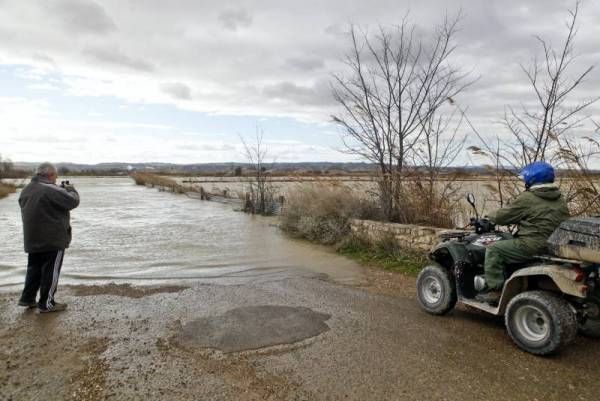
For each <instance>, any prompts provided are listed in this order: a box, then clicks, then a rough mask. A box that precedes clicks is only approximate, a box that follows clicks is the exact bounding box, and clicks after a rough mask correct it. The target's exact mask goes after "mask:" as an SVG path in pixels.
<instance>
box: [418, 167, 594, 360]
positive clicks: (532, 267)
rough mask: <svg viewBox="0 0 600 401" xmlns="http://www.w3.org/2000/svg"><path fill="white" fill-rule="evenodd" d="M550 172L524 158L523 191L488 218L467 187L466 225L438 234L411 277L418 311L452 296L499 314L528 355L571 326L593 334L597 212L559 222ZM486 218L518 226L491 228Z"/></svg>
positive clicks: (432, 309)
mask: <svg viewBox="0 0 600 401" xmlns="http://www.w3.org/2000/svg"><path fill="white" fill-rule="evenodd" d="M553 175H554V174H553V169H551V168H548V166H547V165H545V163H544V164H541V163H537V164H534V165H530V166H527V167H526V168H525V169H524V170H523V178H524V180H525V184H526V186H527V187H528V191H526V192H525V193H523V194H521V195H520V196H519V197H518V198H517V199H516V200H515V201H514V202H513V203H512V205H510V206H509V207H507V208H506V209H501V210H499V211H498V212H496V213H494V214H493V215H492V216H491V219H492V220H490V219H487V218H479V217H478V213H477V210H476V207H475V199H474V197H473V195H472V194H469V196H468V197H467V199H468V201H469V203H470V204H471V205H472V206H473V208H474V209H475V216H476V217H475V218H472V219H471V224H470V225H471V226H472V228H474V230H472V231H466V230H460V231H448V232H445V233H443V234H441V235H440V240H441V241H440V242H439V243H438V244H437V245H436V246H434V248H433V249H432V250H431V252H430V253H429V259H430V262H429V264H428V265H427V266H426V267H424V268H423V270H422V271H421V272H420V274H419V277H418V278H417V298H418V301H419V304H420V305H421V307H422V308H423V309H424V310H425V311H426V312H429V313H431V314H434V315H444V314H446V313H448V312H449V311H451V310H452V309H453V308H454V306H455V305H456V303H457V302H460V303H462V304H464V305H467V306H469V307H471V308H475V309H478V310H480V311H483V312H485V313H490V314H493V315H496V316H504V321H505V325H506V329H507V331H508V334H509V335H510V337H511V339H512V340H513V341H514V342H515V343H516V344H517V346H519V347H520V348H521V349H523V350H525V351H527V352H530V353H533V354H536V355H547V354H551V353H554V352H555V351H557V350H558V349H560V348H561V347H563V346H565V345H566V344H568V343H570V342H571V341H573V340H574V339H575V337H576V335H577V332H578V330H579V332H581V333H582V334H585V335H587V336H591V337H597V338H600V216H599V217H586V218H571V219H567V220H564V221H563V222H562V223H561V221H562V220H563V219H565V218H567V216H568V214H567V210H566V205H565V203H564V200H563V199H562V197H561V196H560V192H559V191H558V188H556V186H554V185H553V184H552V181H553ZM494 222H495V223H498V224H516V225H517V227H518V231H517V232H516V233H515V235H514V236H513V235H512V234H511V233H510V232H507V231H498V230H496V226H495V224H494ZM556 226H558V228H556ZM554 228H556V229H555V230H554ZM553 230H554V232H552V231H553ZM548 236H550V238H548ZM547 248H548V249H547ZM548 251H550V253H551V254H545V253H546V252H548ZM488 258H489V259H491V260H489V259H488ZM498 290H501V291H498ZM494 291H495V292H496V294H494V295H495V296H491V295H490V294H492V293H493V292H494Z"/></svg>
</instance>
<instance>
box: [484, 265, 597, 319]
mask: <svg viewBox="0 0 600 401" xmlns="http://www.w3.org/2000/svg"><path fill="white" fill-rule="evenodd" d="M576 276H577V272H575V271H574V270H572V269H568V268H565V267H564V266H560V265H535V266H530V267H525V268H523V269H519V270H517V271H516V272H514V273H513V274H512V275H511V276H510V278H509V279H508V280H507V281H506V283H505V284H504V289H503V290H502V297H501V298H500V302H499V304H498V309H497V311H496V313H495V314H504V311H505V310H506V306H507V305H508V302H509V301H510V300H511V299H512V298H513V297H514V296H515V295H517V294H519V293H521V292H523V291H527V290H528V289H529V288H530V287H529V284H530V281H532V280H537V281H538V282H539V281H541V280H542V279H549V280H551V281H552V283H553V284H554V285H555V286H556V288H557V289H558V290H559V291H560V292H561V293H563V294H567V295H571V296H574V297H577V298H585V297H586V289H587V287H586V285H585V284H584V283H582V282H578V281H575V279H576Z"/></svg>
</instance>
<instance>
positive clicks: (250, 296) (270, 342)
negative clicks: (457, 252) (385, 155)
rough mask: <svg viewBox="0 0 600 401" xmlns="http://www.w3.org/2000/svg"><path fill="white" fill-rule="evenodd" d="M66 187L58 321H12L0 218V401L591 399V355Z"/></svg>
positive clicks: (213, 221) (37, 317)
mask: <svg viewBox="0 0 600 401" xmlns="http://www.w3.org/2000/svg"><path fill="white" fill-rule="evenodd" d="M74 181H75V183H76V184H78V187H79V189H80V192H81V195H82V199H83V201H82V204H81V207H80V208H79V209H77V210H76V211H75V212H74V213H73V227H74V231H75V236H74V242H73V246H72V249H70V250H69V253H68V257H67V258H66V259H65V267H64V271H65V274H64V276H63V278H61V281H62V282H63V283H64V282H65V281H67V282H70V283H71V284H74V285H71V286H62V285H61V286H59V291H58V296H59V297H60V301H61V302H66V303H68V304H69V308H68V309H67V311H66V312H62V313H55V314H36V313H35V311H34V310H32V309H25V308H22V307H19V306H18V305H17V302H16V300H17V299H18V294H19V293H18V289H20V286H21V281H22V275H23V274H24V269H25V256H24V254H23V253H22V250H21V241H22V240H21V231H20V230H21V228H20V221H19V211H18V207H17V205H16V196H11V197H9V198H7V199H4V200H2V201H0V220H1V221H0V223H1V224H2V231H1V233H0V235H1V238H0V241H2V244H3V245H2V246H3V248H2V260H1V263H0V264H1V265H2V266H1V268H0V272H1V275H0V279H1V280H2V281H1V282H2V285H4V287H3V288H2V289H3V290H4V291H0V401H3V400H23V401H29V400H32V399H38V398H40V394H43V395H44V399H45V400H48V401H64V400H77V401H81V400H95V401H99V400H115V401H121V400H140V399H144V400H147V401H153V400H157V401H162V400H166V399H168V400H173V401H186V400H192V399H193V400H197V399H203V400H226V401H229V400H231V401H265V400H267V401H280V400H286V401H292V400H293V401H322V400H345V401H347V400H353V401H367V400H373V401H384V400H386V401H387V400H389V401H393V400H415V401H421V400H440V401H441V400H444V401H449V400H456V401H459V400H460V401H464V400H491V401H496V400H498V401H499V400H502V401H515V400H557V401H558V400H561V401H562V400H586V401H593V400H597V399H598V394H599V393H600V383H599V382H598V380H597V376H598V375H597V372H598V368H597V365H598V360H599V359H600V347H598V340H591V339H588V338H584V337H581V336H580V337H578V338H577V339H576V341H575V343H574V344H572V345H570V346H569V347H567V348H565V349H564V350H562V351H561V352H560V353H559V354H558V355H555V356H552V357H548V358H540V357H536V356H533V355H530V354H527V353H525V352H522V351H521V350H519V349H518V348H517V347H516V346H515V345H514V344H513V343H512V342H511V340H510V338H509V337H508V335H507V334H506V330H505V329H504V325H503V322H502V319H496V318H494V317H491V316H488V315H484V314H481V313H477V312H473V311H468V310H465V309H464V308H461V307H459V308H457V309H455V310H453V311H452V312H451V313H449V314H448V315H447V316H443V317H440V316H431V315H428V314H426V313H424V312H423V311H422V310H421V309H420V308H419V306H418V303H417V301H416V300H415V296H414V278H413V277H407V276H403V275H401V274H394V273H391V272H386V271H382V270H380V269H369V268H360V267H358V266H356V265H355V264H354V263H353V262H351V261H349V260H346V259H344V258H342V257H340V256H338V255H336V254H335V253H333V252H331V251H329V250H327V249H326V248H321V247H316V246H313V245H310V244H306V243H303V242H296V241H292V240H289V239H287V238H285V237H284V236H282V235H281V234H280V233H279V232H278V229H277V228H275V227H273V226H272V223H273V220H269V219H262V218H255V217H252V216H248V215H244V214H242V213H236V212H233V211H232V210H231V207H230V206H225V205H221V204H216V203H212V202H202V201H198V200H193V199H188V198H186V197H185V196H183V195H174V194H170V193H161V192H157V191H156V190H153V189H147V188H144V187H136V186H134V185H133V184H132V183H131V182H130V181H128V180H127V179H77V180H74ZM325 274H326V275H328V277H330V278H331V279H333V280H331V279H330V280H323V278H324V275H325ZM363 276H364V279H365V281H366V284H364V285H361V286H359V287H357V286H351V285H339V282H344V283H356V282H357V281H360V280H362V279H363ZM171 281H177V282H179V284H177V285H174V284H172V283H170V282H171ZM109 282H117V284H114V283H112V284H106V283H109ZM94 283H98V284H99V285H94V286H91V285H89V284H94ZM103 283H104V284H103ZM118 283H120V284H118ZM82 284H85V285H82ZM132 284H133V285H132ZM139 284H144V285H139ZM146 284H151V286H148V285H146ZM232 284H233V285H232ZM11 287H15V290H9V289H10V288H11ZM40 333H43V335H40ZM32 350H33V352H32Z"/></svg>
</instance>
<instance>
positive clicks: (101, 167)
mask: <svg viewBox="0 0 600 401" xmlns="http://www.w3.org/2000/svg"><path fill="white" fill-rule="evenodd" d="M38 165H39V163H31V162H15V163H14V166H15V168H18V169H22V170H28V171H33V170H35V168H36V167H37V166H38ZM265 166H266V167H267V168H268V169H269V170H273V171H322V172H324V171H331V170H340V171H346V172H358V171H372V170H374V168H375V166H374V165H373V164H370V163H336V162H302V163H272V164H266V165H265ZM56 167H58V168H59V169H64V170H68V171H71V172H77V173H79V172H86V171H97V172H116V171H123V172H126V171H129V170H154V171H160V172H173V173H176V172H181V173H209V174H211V173H225V172H231V171H234V170H235V169H236V168H237V167H241V168H243V169H247V168H250V167H251V165H250V164H247V163H194V164H175V163H125V162H115V163H99V164H79V163H68V162H64V163H56Z"/></svg>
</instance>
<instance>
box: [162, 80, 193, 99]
mask: <svg viewBox="0 0 600 401" xmlns="http://www.w3.org/2000/svg"><path fill="white" fill-rule="evenodd" d="M160 90H161V91H163V92H164V93H166V94H168V95H171V96H172V97H173V99H178V100H190V99H191V98H192V90H191V89H190V87H189V86H187V85H186V84H182V83H181V82H169V83H164V84H161V85H160Z"/></svg>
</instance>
